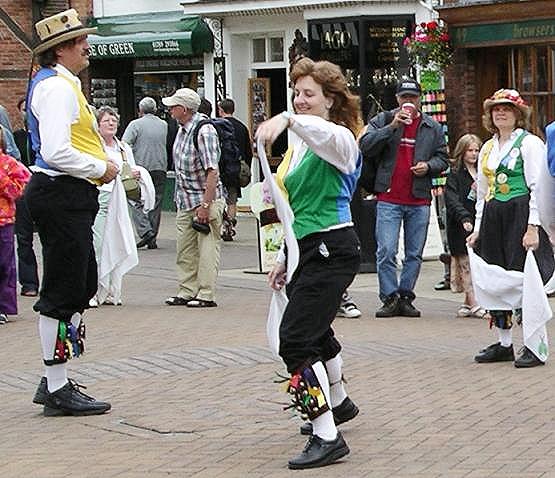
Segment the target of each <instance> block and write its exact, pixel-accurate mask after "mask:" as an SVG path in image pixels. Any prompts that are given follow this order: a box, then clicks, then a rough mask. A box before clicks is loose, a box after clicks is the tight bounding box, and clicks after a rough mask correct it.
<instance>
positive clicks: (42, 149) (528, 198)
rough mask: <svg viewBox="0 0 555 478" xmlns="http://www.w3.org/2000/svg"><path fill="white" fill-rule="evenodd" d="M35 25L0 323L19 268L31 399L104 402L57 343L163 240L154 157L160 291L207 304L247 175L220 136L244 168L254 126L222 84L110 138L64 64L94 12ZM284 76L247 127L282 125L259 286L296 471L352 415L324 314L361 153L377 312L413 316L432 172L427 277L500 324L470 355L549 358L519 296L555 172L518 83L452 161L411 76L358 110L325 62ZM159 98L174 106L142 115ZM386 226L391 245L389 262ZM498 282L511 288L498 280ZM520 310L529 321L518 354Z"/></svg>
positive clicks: (351, 252) (534, 361)
mask: <svg viewBox="0 0 555 478" xmlns="http://www.w3.org/2000/svg"><path fill="white" fill-rule="evenodd" d="M35 28H36V32H37V35H38V38H39V40H40V41H39V43H38V45H37V46H36V47H35V49H34V51H33V55H34V57H35V58H36V61H37V63H38V65H39V69H38V70H37V71H36V73H35V74H34V75H33V77H32V79H31V80H30V83H29V88H28V93H27V96H26V98H24V99H21V100H20V101H19V103H18V109H19V111H20V114H21V120H22V123H23V127H22V128H20V129H18V130H16V131H13V129H12V125H11V123H10V121H9V118H8V115H7V112H6V110H5V109H4V108H3V107H0V325H4V324H5V323H7V321H8V315H15V314H16V313H17V284H16V281H17V279H19V282H20V294H21V295H22V296H27V297H35V296H37V297H38V298H37V301H36V303H35V304H34V307H33V308H34V310H35V311H36V312H37V314H38V321H39V337H40V343H41V348H42V360H43V366H44V368H43V374H42V375H43V377H42V379H41V381H40V383H39V384H38V387H37V390H36V393H35V396H34V398H33V401H34V402H35V403H38V404H41V405H43V406H44V415H45V416H57V415H95V414H102V413H105V412H107V411H108V410H110V408H111V404H110V403H107V402H104V401H101V400H96V399H95V398H93V397H91V396H89V395H85V394H84V393H83V392H82V391H81V390H80V388H79V386H78V385H77V384H76V383H75V382H74V381H72V380H71V379H69V378H68V373H67V366H66V363H67V360H68V359H70V358H72V357H78V356H80V355H81V353H82V352H83V351H84V348H85V314H86V310H87V309H88V308H90V307H98V306H102V305H123V302H124V301H123V299H122V295H123V294H122V284H123V278H124V275H125V274H126V273H127V272H128V271H130V270H131V269H132V268H133V267H135V266H136V265H137V263H138V253H137V249H140V248H142V247H145V246H146V247H147V248H148V249H151V250H152V249H157V248H158V244H157V239H158V233H159V227H160V218H161V210H162V202H163V198H164V189H165V185H166V179H167V170H168V165H169V164H171V165H173V168H174V171H175V191H174V202H175V204H176V207H177V212H176V229H175V237H176V271H177V285H176V290H175V294H174V295H172V296H171V297H168V298H167V299H165V304H166V305H168V306H186V307H190V308H212V307H217V306H218V304H217V302H216V282H217V277H218V272H219V265H220V252H221V241H222V240H223V241H233V240H234V239H233V238H234V236H235V233H236V225H237V219H236V218H237V201H238V198H240V197H241V186H242V180H241V179H240V174H243V173H244V172H243V173H239V172H237V173H233V177H230V173H229V171H231V170H233V171H235V170H234V169H233V168H231V169H229V170H228V169H226V168H227V167H228V166H229V165H227V164H226V165H224V163H223V159H224V157H225V158H226V161H228V160H229V158H228V156H227V155H228V154H231V153H232V152H235V154H236V159H237V171H239V170H240V168H239V166H238V165H239V162H244V163H245V164H246V165H247V168H249V167H250V166H251V162H252V159H253V148H252V144H253V138H252V137H251V133H250V132H249V130H248V128H247V127H246V126H245V125H244V124H243V123H242V122H241V121H239V120H238V119H237V118H235V117H234V112H235V103H234V101H233V100H231V99H229V98H226V99H224V100H222V101H220V102H219V103H218V104H217V105H216V109H217V113H218V116H219V117H220V118H223V120H221V121H224V122H225V125H226V126H225V128H222V125H221V123H218V122H217V121H216V120H213V119H211V116H212V113H213V111H212V110H213V108H212V104H211V103H210V102H209V101H208V100H206V99H205V98H201V97H200V96H199V94H198V93H197V92H196V91H194V90H193V89H190V88H179V89H177V90H176V91H175V93H173V94H172V95H171V96H168V97H165V98H163V99H162V105H158V104H157V103H156V101H155V100H154V99H153V98H151V97H148V96H147V97H144V98H142V99H141V100H140V101H139V103H138V118H137V119H135V120H133V121H131V122H130V123H129V124H128V125H127V127H126V128H125V130H124V133H123V135H122V138H121V139H119V138H118V137H117V131H118V128H119V126H120V118H119V115H118V113H117V111H116V110H115V109H113V108H111V107H108V106H103V107H101V108H100V109H98V110H96V111H95V110H93V108H92V107H91V106H90V105H89V104H88V102H87V100H86V98H85V95H84V94H83V92H82V87H81V82H80V80H79V78H78V76H77V75H78V74H79V73H80V72H81V71H83V70H84V69H85V68H86V67H87V66H88V63H89V60H88V58H89V53H90V48H89V44H88V41H87V35H88V34H90V33H93V32H94V31H96V29H95V28H94V27H87V26H85V25H83V23H82V22H81V20H80V19H79V16H78V14H77V12H76V11H75V10H73V9H70V10H67V11H65V12H62V13H59V14H57V15H53V16H51V17H48V18H45V19H43V20H41V21H39V22H38V23H37V24H36V26H35ZM290 80H291V85H292V90H293V98H292V104H293V110H294V113H293V112H288V111H285V112H283V113H281V114H278V115H276V116H274V117H272V118H270V119H269V120H267V121H265V122H263V123H261V124H260V125H259V127H258V129H257V131H256V139H257V140H258V141H259V142H260V144H261V145H264V144H265V143H267V144H271V143H273V142H274V141H275V140H276V138H277V137H278V136H279V135H280V134H281V133H283V132H284V131H288V137H289V139H290V141H289V148H288V150H287V152H286V153H285V155H284V157H283V160H282V161H281V163H280V165H279V167H278V169H277V172H276V174H275V175H273V174H270V175H269V177H266V179H265V181H264V184H265V187H268V188H269V190H271V191H272V194H273V201H274V203H275V204H276V209H277V210H278V214H280V219H281V221H282V224H283V228H284V230H285V234H286V236H287V237H289V238H290V241H291V242H289V243H288V244H287V247H285V244H284V245H283V246H282V248H281V250H280V252H279V254H278V259H277V263H276V265H275V266H274V267H273V269H272V270H271V271H270V273H269V277H268V281H269V285H270V287H271V288H272V289H273V290H274V292H273V294H274V295H273V297H274V298H279V297H281V299H276V300H277V301H278V303H279V307H276V308H272V309H271V313H270V316H273V317H274V319H275V320H274V319H273V320H272V322H271V323H272V324H273V325H272V327H273V331H272V330H270V329H271V327H269V331H268V333H269V334H273V337H274V338H275V341H276V343H277V344H278V345H277V349H276V352H278V353H279V355H280V357H281V358H282V359H283V362H284V364H285V367H286V369H287V372H288V374H289V375H288V376H287V377H286V378H285V381H286V382H287V390H288V392H289V393H290V394H291V396H292V402H293V406H294V407H295V408H296V409H297V410H299V411H300V412H301V416H302V418H304V419H305V420H307V422H306V423H305V424H304V425H303V426H302V427H301V430H300V432H301V434H304V435H308V436H309V437H310V438H309V440H308V443H307V445H306V446H305V448H304V450H303V451H302V452H301V453H300V454H299V455H298V456H296V457H294V458H292V459H291V460H290V461H289V463H288V466H289V467H290V468H292V469H302V468H313V467H319V466H324V465H327V464H330V463H332V462H334V461H336V460H338V459H340V458H342V457H343V456H345V455H347V454H348V453H349V447H348V446H347V444H346V443H345V440H344V439H343V437H342V435H341V433H340V432H339V431H338V429H337V426H338V425H340V424H341V423H344V422H346V421H349V420H352V419H354V418H355V417H356V415H357V414H358V407H357V406H356V405H355V403H354V402H353V401H352V400H351V399H350V398H349V396H348V395H347V392H346V390H345V387H344V384H343V372H342V364H343V361H342V357H341V345H340V343H339V341H338V340H337V338H336V336H335V334H334V331H333V328H332V323H333V321H334V319H335V317H337V316H340V317H346V318H358V317H360V316H361V315H362V313H361V311H360V310H359V308H358V307H357V306H356V304H355V301H354V300H353V298H352V297H351V296H350V294H349V292H348V287H349V286H350V284H351V283H352V281H353V279H354V277H355V275H356V273H357V272H358V268H359V265H360V242H359V238H358V237H357V234H356V232H355V229H354V227H353V226H354V224H353V219H352V217H351V208H350V204H351V202H352V201H353V197H354V195H355V194H359V188H358V186H359V178H360V175H361V170H362V169H363V166H364V167H365V168H367V171H370V172H371V173H370V176H368V177H370V178H371V183H372V184H371V189H372V192H373V193H374V196H375V197H374V199H375V201H376V228H375V239H376V244H377V251H376V262H377V264H376V265H377V281H378V286H379V298H380V300H381V302H382V304H381V306H380V307H379V308H378V309H377V310H376V311H375V316H376V317H377V318H389V317H395V316H401V317H411V318H417V317H420V316H421V315H422V312H421V310H419V308H417V307H416V305H415V299H416V295H415V286H416V283H417V281H418V277H419V273H420V269H421V266H422V261H423V251H424V247H425V243H426V239H427V236H428V224H429V223H430V212H431V211H430V207H431V203H432V198H433V195H434V193H435V191H434V184H435V183H434V181H435V179H436V178H438V177H440V176H442V175H443V176H445V175H447V181H446V186H445V193H444V196H443V198H442V200H444V203H445V207H444V208H438V211H439V214H440V215H443V214H445V217H442V218H441V221H440V222H442V223H444V224H445V232H446V241H445V242H446V244H445V247H446V248H447V249H448V251H446V253H445V254H443V259H444V263H445V264H446V266H447V269H446V277H445V280H444V281H443V282H444V283H443V285H442V286H441V287H439V289H447V288H450V290H451V291H452V292H454V293H463V294H464V299H463V303H462V304H461V306H460V307H459V309H458V311H457V313H456V315H457V316H458V317H461V318H469V317H474V318H479V319H488V320H489V323H490V326H492V327H493V326H494V327H495V328H496V330H497V333H498V338H499V340H498V342H496V343H494V344H492V345H490V346H488V347H486V348H484V349H483V350H481V351H479V353H478V354H477V355H476V356H475V361H476V362H478V363H491V362H503V361H511V362H514V365H515V367H519V368H529V367H536V366H539V365H543V364H545V363H546V361H547V359H548V355H549V351H548V345H547V342H548V341H547V332H546V330H545V323H546V321H547V320H549V318H551V310H550V309H549V306H548V305H547V306H546V307H544V309H543V310H541V313H539V314H538V313H536V314H534V313H532V312H531V310H532V309H531V306H530V304H532V303H535V304H536V305H537V304H538V303H539V304H545V303H546V302H545V301H546V300H547V299H546V294H545V291H544V284H545V283H546V282H548V280H549V279H551V281H552V282H553V281H554V280H555V279H554V275H553V273H554V268H555V261H554V255H553V248H552V243H551V242H550V238H549V237H548V234H546V232H545V230H544V227H545V228H546V229H547V230H550V229H549V228H550V227H552V225H551V224H547V225H546V224H543V226H544V227H542V218H541V217H540V216H541V214H540V211H539V204H538V195H539V190H540V188H541V186H539V185H540V184H541V181H540V178H541V177H542V175H543V177H545V175H548V176H549V174H550V172H549V169H548V167H550V168H551V171H552V173H555V167H554V166H553V164H555V159H553V158H555V145H553V142H552V141H551V142H550V141H548V146H547V148H546V145H545V144H544V142H543V141H542V139H540V138H539V137H538V136H536V135H534V134H532V133H531V132H530V124H529V119H530V114H531V108H530V106H529V105H528V104H526V102H525V101H524V99H523V98H522V97H521V96H520V94H519V93H518V91H516V90H510V89H501V90H499V91H496V92H495V93H493V95H492V96H491V97H490V98H487V99H486V100H485V101H484V105H483V109H484V111H483V113H484V115H483V126H484V127H485V129H486V130H487V131H488V132H489V133H491V135H492V137H491V138H490V139H488V140H487V141H486V142H485V143H483V144H482V140H481V139H480V138H479V137H478V136H477V135H476V134H473V133H468V134H465V135H463V136H462V137H461V138H460V139H458V141H457V142H456V145H455V147H454V149H453V151H452V154H451V155H450V156H451V157H450V159H449V152H448V148H447V144H446V139H445V135H444V132H443V130H442V128H441V126H440V125H439V124H438V123H437V122H436V121H434V120H433V119H432V118H431V117H430V116H428V115H427V114H426V113H424V112H423V111H422V108H421V96H422V88H421V86H420V84H419V83H418V82H417V81H415V80H414V79H412V78H408V77H405V78H402V79H401V80H400V81H399V83H398V85H397V89H396V100H397V103H398V106H397V107H396V108H394V109H392V110H391V111H383V112H381V113H379V114H377V115H375V116H373V117H371V118H369V120H368V122H367V123H368V124H367V125H366V126H364V125H363V121H362V118H361V111H360V100H359V98H358V97H357V96H356V95H354V94H353V93H351V92H350V91H349V89H348V86H347V81H346V78H345V76H344V75H343V73H342V71H341V69H340V68H339V67H338V66H337V65H334V64H332V63H330V62H327V61H317V62H315V61H312V60H310V59H308V58H299V59H297V60H296V62H295V64H294V65H293V66H292V68H291V72H290ZM161 107H166V108H167V110H168V112H169V114H170V116H171V121H170V122H169V123H168V122H167V121H164V120H162V119H161V118H159V117H158V116H157V112H158V111H159V108H161ZM228 127H229V128H228ZM476 129H477V125H476ZM224 130H225V131H231V136H230V137H226V136H225V134H226V133H225V131H224ZM548 131H553V127H551V129H549V128H548ZM553 135H555V133H553ZM548 139H549V135H548ZM230 146H231V150H232V151H231V153H230V149H229V148H230ZM549 158H551V160H550V162H549V163H548V159H549ZM235 174H237V175H236V176H235ZM248 177H250V176H249V175H248V173H247V178H248ZM367 179H368V178H366V179H365V180H367ZM443 211H444V212H443ZM401 231H403V233H401ZM35 232H38V235H39V238H40V242H41V251H42V257H43V260H42V265H43V267H42V273H41V274H39V271H38V267H37V260H36V256H35V251H34V249H33V238H34V233H35ZM14 236H15V237H16V238H17V264H18V266H17V268H16V250H15V248H14ZM135 238H137V239H135ZM401 238H402V240H403V245H404V248H403V250H404V257H403V260H402V264H398V252H399V251H398V249H399V241H400V240H401ZM551 239H553V238H551ZM447 252H448V253H447ZM154 253H155V252H154ZM446 258H448V259H446ZM511 281H512V282H511ZM507 283H510V284H511V287H510V288H507V287H505V289H502V288H500V286H499V287H498V285H499V284H505V285H506V284H507ZM534 310H536V311H537V310H539V309H538V308H537V307H536V309H534ZM515 324H522V326H523V330H524V346H523V348H522V351H521V354H520V356H519V357H517V358H515V353H514V350H513V338H512V330H513V327H514V325H515Z"/></svg>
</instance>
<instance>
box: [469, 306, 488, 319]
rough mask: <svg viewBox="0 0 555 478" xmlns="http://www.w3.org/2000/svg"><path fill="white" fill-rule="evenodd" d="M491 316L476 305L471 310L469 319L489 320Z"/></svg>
mask: <svg viewBox="0 0 555 478" xmlns="http://www.w3.org/2000/svg"><path fill="white" fill-rule="evenodd" d="M488 316H489V314H488V311H487V310H485V309H482V307H480V306H479V305H475V306H474V307H472V308H471V309H470V315H469V316H468V317H473V318H475V319H487V318H488Z"/></svg>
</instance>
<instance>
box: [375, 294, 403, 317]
mask: <svg viewBox="0 0 555 478" xmlns="http://www.w3.org/2000/svg"><path fill="white" fill-rule="evenodd" d="M396 315H399V297H397V296H396V295H394V296H391V297H388V298H387V299H385V302H384V303H383V305H382V306H381V307H380V308H379V309H378V310H376V317H395V316H396Z"/></svg>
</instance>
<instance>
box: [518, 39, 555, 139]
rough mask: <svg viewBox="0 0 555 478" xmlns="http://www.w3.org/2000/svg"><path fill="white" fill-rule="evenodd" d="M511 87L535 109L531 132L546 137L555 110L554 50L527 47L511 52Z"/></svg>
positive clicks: (551, 48)
mask: <svg viewBox="0 0 555 478" xmlns="http://www.w3.org/2000/svg"><path fill="white" fill-rule="evenodd" d="M511 56H512V59H513V64H514V68H513V71H512V76H513V77H512V78H511V83H512V84H513V85H515V86H516V88H517V89H518V90H519V91H520V93H521V94H522V97H523V98H524V100H525V101H526V102H528V103H529V104H530V106H531V107H532V118H531V129H532V131H533V132H534V133H535V134H538V135H540V136H543V131H544V128H545V126H546V125H547V124H548V123H549V122H550V121H552V120H553V108H554V107H555V81H554V69H555V52H554V47H552V46H526V47H517V48H513V49H512V50H511Z"/></svg>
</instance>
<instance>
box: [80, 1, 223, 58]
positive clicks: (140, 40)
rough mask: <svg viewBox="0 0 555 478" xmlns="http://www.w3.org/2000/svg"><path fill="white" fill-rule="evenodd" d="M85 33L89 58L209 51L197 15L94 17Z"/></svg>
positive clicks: (205, 30)
mask: <svg viewBox="0 0 555 478" xmlns="http://www.w3.org/2000/svg"><path fill="white" fill-rule="evenodd" d="M93 26H97V27H98V34H95V35H89V37H88V40H89V44H90V45H91V58H92V59H95V60H100V59H103V58H123V57H134V58H135V57H152V56H189V55H200V54H202V53H205V52H211V51H212V50H213V48H214V38H213V36H212V32H211V31H210V28H208V25H206V23H205V22H204V21H203V20H202V19H201V18H199V17H183V14H182V13H181V12H164V13H150V14H143V15H123V16H119V17H104V18H97V19H95V20H94V21H93Z"/></svg>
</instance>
